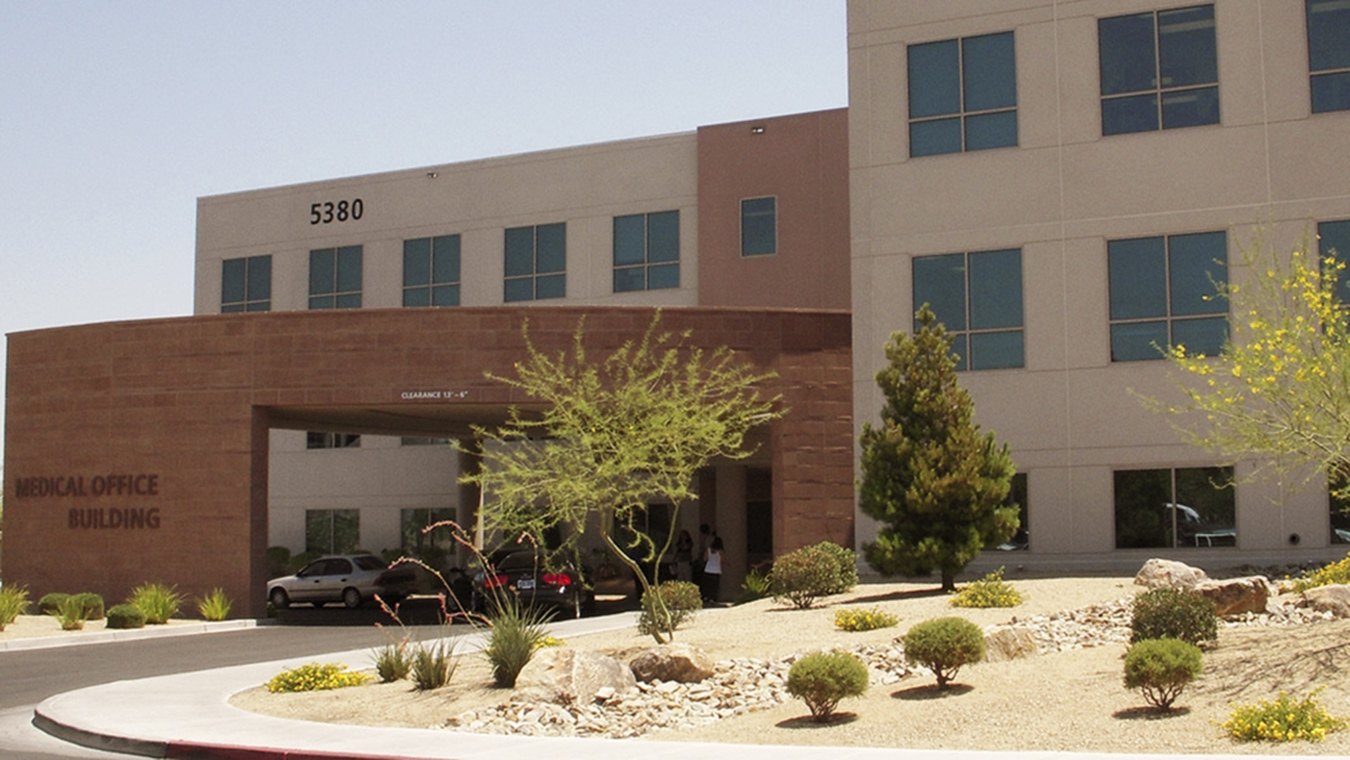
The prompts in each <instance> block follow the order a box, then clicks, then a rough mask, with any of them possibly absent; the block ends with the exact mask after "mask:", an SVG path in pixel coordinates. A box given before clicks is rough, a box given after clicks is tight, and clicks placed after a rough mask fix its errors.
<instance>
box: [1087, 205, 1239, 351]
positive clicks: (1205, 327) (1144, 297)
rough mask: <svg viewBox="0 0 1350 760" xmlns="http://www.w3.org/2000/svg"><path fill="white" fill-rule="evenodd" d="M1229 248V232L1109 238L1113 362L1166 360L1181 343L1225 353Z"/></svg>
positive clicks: (1196, 348)
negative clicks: (1166, 353)
mask: <svg viewBox="0 0 1350 760" xmlns="http://www.w3.org/2000/svg"><path fill="white" fill-rule="evenodd" d="M1227 248H1228V236H1227V234H1226V233H1223V232H1203V233H1195V234H1187V235H1171V236H1167V237H1149V238H1133V239H1129V240H1113V241H1110V242H1109V243H1107V259H1108V269H1109V272H1110V284H1109V289H1110V299H1111V306H1110V315H1111V359H1112V361H1139V360H1147V359H1161V358H1162V357H1163V353H1164V352H1165V351H1166V350H1167V349H1168V348H1169V347H1172V346H1177V345H1183V346H1185V347H1186V349H1187V350H1188V351H1190V352H1192V353H1203V354H1205V355H1209V356H1213V355H1215V354H1217V353H1219V351H1220V349H1222V347H1223V344H1224V341H1225V340H1227V338H1228V319H1227V316H1226V315H1227V312H1228V302H1227V300H1225V299H1223V298H1222V297H1221V296H1220V293H1221V292H1222V288H1223V284H1224V282H1225V281H1226V280H1227V277H1228V264H1227V261H1228V250H1227ZM1207 315H1213V316H1207Z"/></svg>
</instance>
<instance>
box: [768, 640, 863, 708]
mask: <svg viewBox="0 0 1350 760" xmlns="http://www.w3.org/2000/svg"><path fill="white" fill-rule="evenodd" d="M787 690H788V693H789V694H791V695H792V696H794V697H797V698H798V699H801V700H802V701H804V702H806V706H807V708H808V709H810V710H811V718H812V719H813V720H815V721H816V722H817V723H825V722H827V721H829V719H830V718H831V716H833V715H834V710H835V708H836V707H838V706H839V700H841V699H843V698H845V697H859V696H862V695H863V693H864V692H866V691H867V666H866V665H864V664H863V663H862V661H861V660H859V659H858V658H857V657H856V656H854V655H852V654H849V653H848V652H839V651H834V652H812V653H811V654H808V655H805V656H804V657H802V658H801V659H799V660H797V661H796V662H794V663H792V667H791V668H790V669H789V670H788V679H787Z"/></svg>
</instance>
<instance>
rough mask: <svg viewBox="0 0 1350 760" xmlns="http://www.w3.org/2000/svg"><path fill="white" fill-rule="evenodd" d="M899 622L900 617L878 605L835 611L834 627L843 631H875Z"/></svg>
mask: <svg viewBox="0 0 1350 760" xmlns="http://www.w3.org/2000/svg"><path fill="white" fill-rule="evenodd" d="M899 622H900V618H898V617H896V616H895V615H892V614H891V613H889V612H886V611H884V610H882V609H880V608H878V607H873V608H871V609H866V610H860V609H856V608H851V609H842V610H835V611H834V627H835V628H838V629H839V630H841V631H875V630H876V629H878V628H890V627H891V626H893V625H895V624H896V623H899Z"/></svg>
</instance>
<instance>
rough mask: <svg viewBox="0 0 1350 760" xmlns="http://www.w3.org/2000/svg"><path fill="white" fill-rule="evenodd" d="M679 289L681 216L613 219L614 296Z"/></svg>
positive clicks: (667, 213)
mask: <svg viewBox="0 0 1350 760" xmlns="http://www.w3.org/2000/svg"><path fill="white" fill-rule="evenodd" d="M678 287H680V212H678V211H659V212H656V213H652V214H631V215H629V216H616V217H614V292H615V293H626V292H629V291H633V290H662V289H664V288H678Z"/></svg>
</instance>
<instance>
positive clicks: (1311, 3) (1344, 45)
mask: <svg viewBox="0 0 1350 760" xmlns="http://www.w3.org/2000/svg"><path fill="white" fill-rule="evenodd" d="M1307 13H1308V68H1309V69H1310V70H1312V71H1326V70H1328V69H1350V3H1347V2H1345V0H1308V3H1307Z"/></svg>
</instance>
